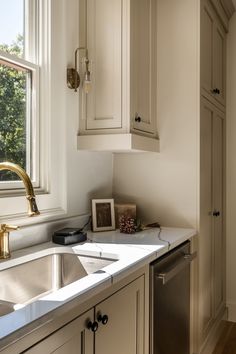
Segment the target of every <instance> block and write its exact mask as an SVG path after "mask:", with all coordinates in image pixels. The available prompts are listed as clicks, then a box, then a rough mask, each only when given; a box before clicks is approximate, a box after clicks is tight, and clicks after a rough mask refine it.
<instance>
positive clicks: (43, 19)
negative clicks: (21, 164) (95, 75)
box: [0, 0, 51, 197]
mask: <svg viewBox="0 0 236 354" xmlns="http://www.w3.org/2000/svg"><path fill="white" fill-rule="evenodd" d="M25 4H26V6H28V9H29V13H35V10H37V13H38V15H37V16H31V19H32V20H31V23H30V22H29V20H28V19H27V21H28V22H27V23H28V25H29V26H28V29H27V28H26V31H28V35H29V37H30V38H29V41H30V42H31V43H34V44H35V45H33V46H32V47H31V53H29V49H28V48H27V47H26V48H25V50H26V51H27V52H28V53H27V55H28V56H29V58H36V60H35V61H36V64H33V63H32V62H29V61H27V60H25V59H22V58H19V57H16V56H14V55H12V54H8V53H6V52H3V51H0V59H1V58H2V59H3V60H6V61H8V62H10V63H13V64H17V65H18V66H20V65H22V67H23V68H26V69H29V70H31V71H32V75H33V78H32V84H33V86H32V110H33V111H32V126H33V127H34V138H33V139H32V141H31V154H32V157H31V158H32V159H33V160H34V167H33V171H32V179H31V180H32V184H33V186H34V189H35V193H36V194H42V193H48V192H49V175H48V171H49V170H48V166H49V161H48V154H47V153H45V152H46V151H47V148H48V146H49V137H48V131H49V122H50V115H51V114H50V87H51V85H50V64H51V61H50V58H51V53H50V48H51V0H35V2H34V1H33V2H32V1H31V0H26V1H25ZM35 7H37V9H35ZM35 21H37V23H36V22H35ZM29 28H31V29H32V28H34V30H35V31H36V32H37V34H36V32H35V31H30V30H29ZM37 48H39V49H38V50H37ZM39 68H40V69H39ZM45 156H46V157H45ZM24 194H25V190H24V186H23V182H22V181H9V182H1V183H0V197H8V196H19V195H24Z"/></svg>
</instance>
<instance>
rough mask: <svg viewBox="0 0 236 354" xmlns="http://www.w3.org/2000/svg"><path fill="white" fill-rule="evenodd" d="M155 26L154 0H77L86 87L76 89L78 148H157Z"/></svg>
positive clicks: (155, 5) (112, 149)
mask: <svg viewBox="0 0 236 354" xmlns="http://www.w3.org/2000/svg"><path fill="white" fill-rule="evenodd" d="M156 27H157V0H128V1H126V0H99V1H98V0H80V46H85V47H87V48H88V55H89V60H90V63H91V66H90V69H91V80H92V85H91V91H90V92H89V93H88V94H85V93H84V91H83V90H80V101H79V103H80V111H79V118H80V119H79V136H78V148H79V149H87V150H111V151H116V150H129V149H130V150H132V149H137V150H151V151H152V150H153V151H158V148H159V144H158V139H157V138H158V136H157V127H156V121H157V100H156V96H157V70H156V67H157V38H156V37H157V35H156V32H157V29H156ZM81 55H83V53H81ZM136 135H137V136H138V137H136Z"/></svg>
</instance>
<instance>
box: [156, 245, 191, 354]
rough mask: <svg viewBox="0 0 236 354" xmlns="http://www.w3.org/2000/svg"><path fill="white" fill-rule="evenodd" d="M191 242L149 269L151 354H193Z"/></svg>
mask: <svg viewBox="0 0 236 354" xmlns="http://www.w3.org/2000/svg"><path fill="white" fill-rule="evenodd" d="M195 257H196V254H190V242H189V241H187V242H185V243H184V244H182V245H181V246H179V247H177V248H175V249H174V250H172V251H170V252H169V253H168V254H166V255H164V256H163V257H161V258H159V259H157V260H156V261H154V262H153V263H152V264H151V266H150V275H151V277H150V280H151V281H150V284H151V285H150V286H151V289H150V290H151V291H150V296H151V299H150V305H151V307H150V321H151V323H150V353H151V354H190V262H191V261H192V259H193V258H195Z"/></svg>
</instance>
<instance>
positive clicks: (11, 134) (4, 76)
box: [0, 0, 39, 189]
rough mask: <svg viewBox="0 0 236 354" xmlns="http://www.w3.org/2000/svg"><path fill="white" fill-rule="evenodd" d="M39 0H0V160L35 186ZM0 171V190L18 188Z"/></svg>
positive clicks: (10, 175)
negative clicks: (14, 166)
mask: <svg viewBox="0 0 236 354" xmlns="http://www.w3.org/2000/svg"><path fill="white" fill-rule="evenodd" d="M38 13H39V11H38V0H7V1H6V0H0V161H11V162H14V163H17V164H19V165H20V166H21V167H23V168H24V169H25V170H26V171H27V173H28V174H29V176H30V178H31V180H32V181H33V184H34V185H35V186H37V185H38V183H39V181H38V161H37V156H38V151H37V146H38V139H37V137H38V132H37V126H38V92H39V90H38V85H39V77H38V50H37V48H38V46H37V43H38V42H39V41H38ZM17 180H18V176H17V175H16V174H14V173H11V172H9V171H0V189H11V188H14V189H15V188H21V187H22V183H21V182H18V181H17Z"/></svg>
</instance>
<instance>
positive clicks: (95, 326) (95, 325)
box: [87, 321, 98, 332]
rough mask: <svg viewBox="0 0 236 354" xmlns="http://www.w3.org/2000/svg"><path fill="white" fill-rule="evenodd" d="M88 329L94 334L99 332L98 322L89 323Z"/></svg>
mask: <svg viewBox="0 0 236 354" xmlns="http://www.w3.org/2000/svg"><path fill="white" fill-rule="evenodd" d="M87 328H88V329H90V330H91V331H92V332H97V330H98V323H97V321H94V322H92V321H89V322H88V324H87Z"/></svg>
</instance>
